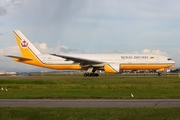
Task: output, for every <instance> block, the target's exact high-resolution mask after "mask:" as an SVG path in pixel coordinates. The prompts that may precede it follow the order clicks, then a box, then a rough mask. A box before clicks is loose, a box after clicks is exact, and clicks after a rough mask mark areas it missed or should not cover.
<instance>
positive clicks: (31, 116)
mask: <svg viewBox="0 0 180 120" xmlns="http://www.w3.org/2000/svg"><path fill="white" fill-rule="evenodd" d="M179 113H180V108H1V109H0V119H1V120H179V119H180V114H179Z"/></svg>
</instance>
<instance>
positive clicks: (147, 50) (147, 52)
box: [141, 49, 167, 56]
mask: <svg viewBox="0 0 180 120" xmlns="http://www.w3.org/2000/svg"><path fill="white" fill-rule="evenodd" d="M141 53H144V54H158V55H166V56H167V53H166V52H162V51H160V50H149V49H144V50H142V51H141Z"/></svg>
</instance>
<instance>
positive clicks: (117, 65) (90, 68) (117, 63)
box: [7, 30, 175, 76]
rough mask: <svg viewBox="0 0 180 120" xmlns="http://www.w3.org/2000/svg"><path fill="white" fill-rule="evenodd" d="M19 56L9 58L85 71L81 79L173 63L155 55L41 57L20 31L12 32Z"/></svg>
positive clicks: (65, 55) (54, 55) (44, 55)
mask: <svg viewBox="0 0 180 120" xmlns="http://www.w3.org/2000/svg"><path fill="white" fill-rule="evenodd" d="M14 34H15V38H16V41H17V43H18V46H19V49H20V51H21V53H22V56H14V55H8V56H7V57H11V58H13V59H14V60H15V61H17V62H22V63H25V64H30V65H34V66H39V67H44V68H50V69H56V70H86V71H87V72H86V73H85V74H84V76H98V73H96V72H95V71H96V70H104V71H105V72H106V73H119V72H120V70H161V71H162V70H164V69H165V68H169V67H171V66H173V65H174V64H175V62H174V61H173V60H172V59H170V58H169V57H166V56H160V55H154V54H42V53H41V52H40V51H39V50H38V49H37V48H36V47H35V46H34V45H33V44H32V43H31V42H30V41H29V40H28V39H27V38H26V37H25V36H24V35H23V34H22V33H21V32H20V31H19V30H14Z"/></svg>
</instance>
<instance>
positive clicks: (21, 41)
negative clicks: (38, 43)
mask: <svg viewBox="0 0 180 120" xmlns="http://www.w3.org/2000/svg"><path fill="white" fill-rule="evenodd" d="M14 35H15V38H16V41H17V43H18V46H19V49H20V51H21V54H22V57H28V58H34V57H35V56H36V55H39V54H41V53H40V52H39V50H38V49H37V48H36V47H35V46H34V45H33V44H32V43H31V42H30V41H29V40H28V39H27V38H26V37H25V36H24V35H23V34H22V33H21V31H19V30H14Z"/></svg>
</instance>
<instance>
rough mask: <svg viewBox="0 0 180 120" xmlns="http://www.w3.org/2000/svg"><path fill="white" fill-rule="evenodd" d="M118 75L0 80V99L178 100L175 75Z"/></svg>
mask: <svg viewBox="0 0 180 120" xmlns="http://www.w3.org/2000/svg"><path fill="white" fill-rule="evenodd" d="M119 76H120V77H119ZM121 76H122V75H115V76H113V75H102V76H100V77H93V78H92V77H87V78H85V77H82V75H69V76H67V75H65V74H64V75H53V76H51V75H46V76H29V77H0V87H3V88H7V89H8V91H5V90H3V91H2V90H1V91H0V99H30V98H31V99H39V98H40V99H47V98H49V99H57V98H58V99H79V98H83V99H90V98H104V99H138V98H142V99H146V98H180V94H179V93H180V78H178V77H177V75H169V76H167V75H164V76H162V77H157V76H155V75H149V77H146V76H145V77H144V76H142V75H141V76H138V77H137V76H127V77H121ZM131 93H133V95H134V98H132V97H131V95H130V94H131Z"/></svg>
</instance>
